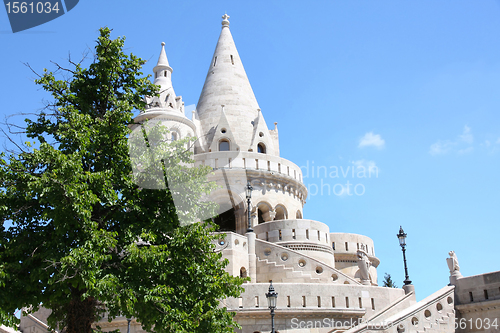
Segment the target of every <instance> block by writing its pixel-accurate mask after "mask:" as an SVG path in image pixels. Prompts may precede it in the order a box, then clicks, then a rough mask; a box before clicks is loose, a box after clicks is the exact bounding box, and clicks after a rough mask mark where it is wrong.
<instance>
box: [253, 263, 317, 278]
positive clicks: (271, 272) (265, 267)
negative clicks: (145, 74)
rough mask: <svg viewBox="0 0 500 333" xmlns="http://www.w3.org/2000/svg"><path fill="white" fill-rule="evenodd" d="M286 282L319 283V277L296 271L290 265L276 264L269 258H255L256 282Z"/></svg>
mask: <svg viewBox="0 0 500 333" xmlns="http://www.w3.org/2000/svg"><path fill="white" fill-rule="evenodd" d="M270 280H272V281H273V282H287V283H309V282H313V283H319V282H320V279H319V278H315V277H312V276H311V274H308V273H304V272H302V271H296V270H294V269H293V268H292V267H287V266H285V265H284V264H278V263H276V262H275V261H269V259H259V258H257V283H259V282H269V281H270Z"/></svg>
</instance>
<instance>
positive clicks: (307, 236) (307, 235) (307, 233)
mask: <svg viewBox="0 0 500 333" xmlns="http://www.w3.org/2000/svg"><path fill="white" fill-rule="evenodd" d="M306 238H307V239H309V229H306Z"/></svg>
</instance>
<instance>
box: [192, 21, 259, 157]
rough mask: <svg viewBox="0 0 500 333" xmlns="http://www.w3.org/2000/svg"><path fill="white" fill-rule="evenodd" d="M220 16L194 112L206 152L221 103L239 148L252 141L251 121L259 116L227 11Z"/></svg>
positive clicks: (218, 116) (211, 138)
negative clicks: (232, 33) (220, 24)
mask: <svg viewBox="0 0 500 333" xmlns="http://www.w3.org/2000/svg"><path fill="white" fill-rule="evenodd" d="M222 18H223V21H222V31H221V33H220V36H219V40H218V42H217V46H216V47H215V52H214V55H213V57H212V61H211V63H210V66H209V69H208V74H207V77H206V79H205V84H204V85H203V89H202V91H201V95H200V99H199V100H198V104H197V108H196V111H197V116H198V119H199V120H200V123H201V126H202V132H203V133H204V134H205V135H207V134H208V135H207V141H206V145H205V147H204V150H205V151H207V150H208V147H210V146H211V144H212V141H213V139H214V137H213V134H214V129H215V127H216V126H217V123H218V121H219V120H220V118H221V114H220V113H221V105H224V106H225V113H226V117H227V121H228V123H229V125H230V127H231V131H232V133H234V135H235V143H236V145H237V146H239V147H241V150H242V151H247V150H248V149H249V148H250V145H251V142H252V136H253V129H254V126H253V124H252V122H253V121H254V120H255V119H256V118H257V117H258V111H257V110H258V109H259V104H258V103H257V99H256V98H255V95H254V93H253V90H252V87H251V85H250V82H249V81H248V77H247V74H246V72H245V68H244V67H243V64H242V62H241V59H240V56H239V54H238V50H237V49H236V45H235V43H234V40H233V36H232V35H231V31H230V30H229V20H228V18H229V16H228V15H227V14H226V15H224V16H223V17H222Z"/></svg>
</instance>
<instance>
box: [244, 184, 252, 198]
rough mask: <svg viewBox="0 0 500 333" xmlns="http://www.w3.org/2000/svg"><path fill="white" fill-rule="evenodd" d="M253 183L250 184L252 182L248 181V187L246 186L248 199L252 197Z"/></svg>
mask: <svg viewBox="0 0 500 333" xmlns="http://www.w3.org/2000/svg"><path fill="white" fill-rule="evenodd" d="M252 190H253V188H252V185H250V182H248V183H247V187H246V188H245V192H246V195H247V199H250V198H251V197H252Z"/></svg>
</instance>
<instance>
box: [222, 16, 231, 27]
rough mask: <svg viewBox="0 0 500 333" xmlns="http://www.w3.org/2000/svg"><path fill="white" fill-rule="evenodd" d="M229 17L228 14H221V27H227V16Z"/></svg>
mask: <svg viewBox="0 0 500 333" xmlns="http://www.w3.org/2000/svg"><path fill="white" fill-rule="evenodd" d="M229 17H230V16H229V15H227V14H224V15H223V16H222V26H223V27H229V20H228V18H229Z"/></svg>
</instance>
